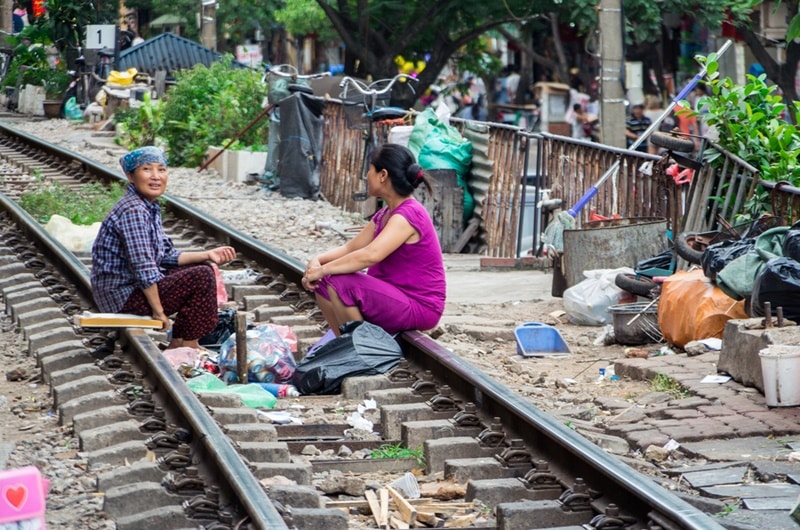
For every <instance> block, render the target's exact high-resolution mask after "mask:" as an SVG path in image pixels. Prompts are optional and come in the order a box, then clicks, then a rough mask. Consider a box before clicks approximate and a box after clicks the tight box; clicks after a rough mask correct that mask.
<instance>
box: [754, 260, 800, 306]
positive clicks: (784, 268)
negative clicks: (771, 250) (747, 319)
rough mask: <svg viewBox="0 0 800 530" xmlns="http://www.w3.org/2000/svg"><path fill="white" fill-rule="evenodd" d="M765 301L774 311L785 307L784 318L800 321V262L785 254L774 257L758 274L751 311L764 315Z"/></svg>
mask: <svg viewBox="0 0 800 530" xmlns="http://www.w3.org/2000/svg"><path fill="white" fill-rule="evenodd" d="M764 302H769V303H770V306H771V308H772V313H773V314H775V309H776V308H778V307H782V308H783V316H784V318H788V319H789V320H793V321H795V322H800V320H798V319H800V263H798V262H797V261H795V260H793V259H792V258H787V257H785V256H782V257H779V258H772V259H771V260H769V261H768V262H767V264H766V265H765V266H764V268H763V269H762V271H761V272H760V273H759V274H758V276H756V281H755V284H754V286H753V294H752V295H751V297H750V313H751V314H752V315H753V316H764Z"/></svg>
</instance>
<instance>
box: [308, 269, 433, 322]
mask: <svg viewBox="0 0 800 530" xmlns="http://www.w3.org/2000/svg"><path fill="white" fill-rule="evenodd" d="M328 286H331V287H333V290H334V291H336V293H337V294H338V295H339V298H340V299H341V300H342V302H343V303H344V305H346V306H348V307H358V309H359V311H360V312H361V316H363V317H364V320H366V321H367V322H370V323H371V324H375V325H376V326H380V327H382V328H383V329H385V330H386V332H387V333H389V334H391V335H394V334H395V333H398V332H400V331H405V330H409V329H423V330H424V329H431V328H434V327H435V326H436V324H438V323H439V319H440V318H441V316H442V313H441V311H435V310H433V309H431V308H429V307H426V306H424V305H422V304H420V303H419V302H417V301H416V300H414V299H412V298H411V297H409V296H408V295H407V294H405V293H404V292H403V291H401V290H400V289H398V288H397V287H395V286H394V285H392V284H390V283H388V282H385V281H384V280H380V279H378V278H375V277H372V276H369V275H367V274H364V273H363V272H354V273H352V274H337V275H335V276H326V277H324V278H323V279H322V280H320V282H319V287H318V288H317V290H316V291H315V292H316V293H317V294H318V295H319V296H321V297H323V298H325V299H326V300H330V296H329V294H328Z"/></svg>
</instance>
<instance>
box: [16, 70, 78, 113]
mask: <svg viewBox="0 0 800 530" xmlns="http://www.w3.org/2000/svg"><path fill="white" fill-rule="evenodd" d="M22 81H23V83H25V84H28V85H39V86H42V87H44V90H45V100H44V102H43V106H44V114H45V116H47V117H48V118H58V117H59V114H60V113H61V100H62V99H63V97H64V92H66V90H67V87H68V86H69V82H70V77H69V74H67V73H66V72H64V71H62V70H58V69H57V68H50V67H48V66H39V67H34V68H27V69H25V70H24V71H23V72H22Z"/></svg>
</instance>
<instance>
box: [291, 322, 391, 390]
mask: <svg viewBox="0 0 800 530" xmlns="http://www.w3.org/2000/svg"><path fill="white" fill-rule="evenodd" d="M341 331H342V334H341V335H340V336H338V337H336V338H334V339H332V340H331V341H329V342H327V343H326V344H324V345H323V346H321V347H320V348H318V349H317V350H314V351H313V352H312V353H309V354H308V355H307V356H306V357H305V359H303V360H302V361H300V363H299V364H298V365H297V368H296V369H295V372H294V378H293V381H292V382H293V383H294V386H295V387H297V390H298V391H299V392H300V393H301V394H338V393H339V387H340V386H341V384H342V381H343V380H344V379H345V378H346V377H354V376H359V375H378V374H383V373H386V372H388V371H389V370H391V369H392V368H394V367H395V365H397V363H399V362H400V359H402V358H403V351H402V350H401V349H400V345H399V344H398V343H397V341H396V340H394V338H392V336H391V335H389V334H388V333H386V331H384V329H383V328H381V327H379V326H376V325H374V324H370V323H369V322H361V321H358V322H348V323H347V324H344V325H343V326H342V327H341Z"/></svg>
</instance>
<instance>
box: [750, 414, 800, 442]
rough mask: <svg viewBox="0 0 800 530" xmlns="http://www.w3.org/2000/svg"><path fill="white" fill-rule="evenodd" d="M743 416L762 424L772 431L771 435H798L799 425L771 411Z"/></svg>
mask: <svg viewBox="0 0 800 530" xmlns="http://www.w3.org/2000/svg"><path fill="white" fill-rule="evenodd" d="M745 416H747V417H749V418H753V419H755V420H758V421H760V422H763V423H764V424H766V425H767V426H769V428H770V429H771V430H772V432H773V434H776V435H778V436H783V435H786V434H798V433H800V425H798V424H797V422H796V421H795V420H794V419H793V418H786V417H783V416H782V415H781V414H780V413H777V412H775V411H773V410H767V411H763V412H747V413H745Z"/></svg>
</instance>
